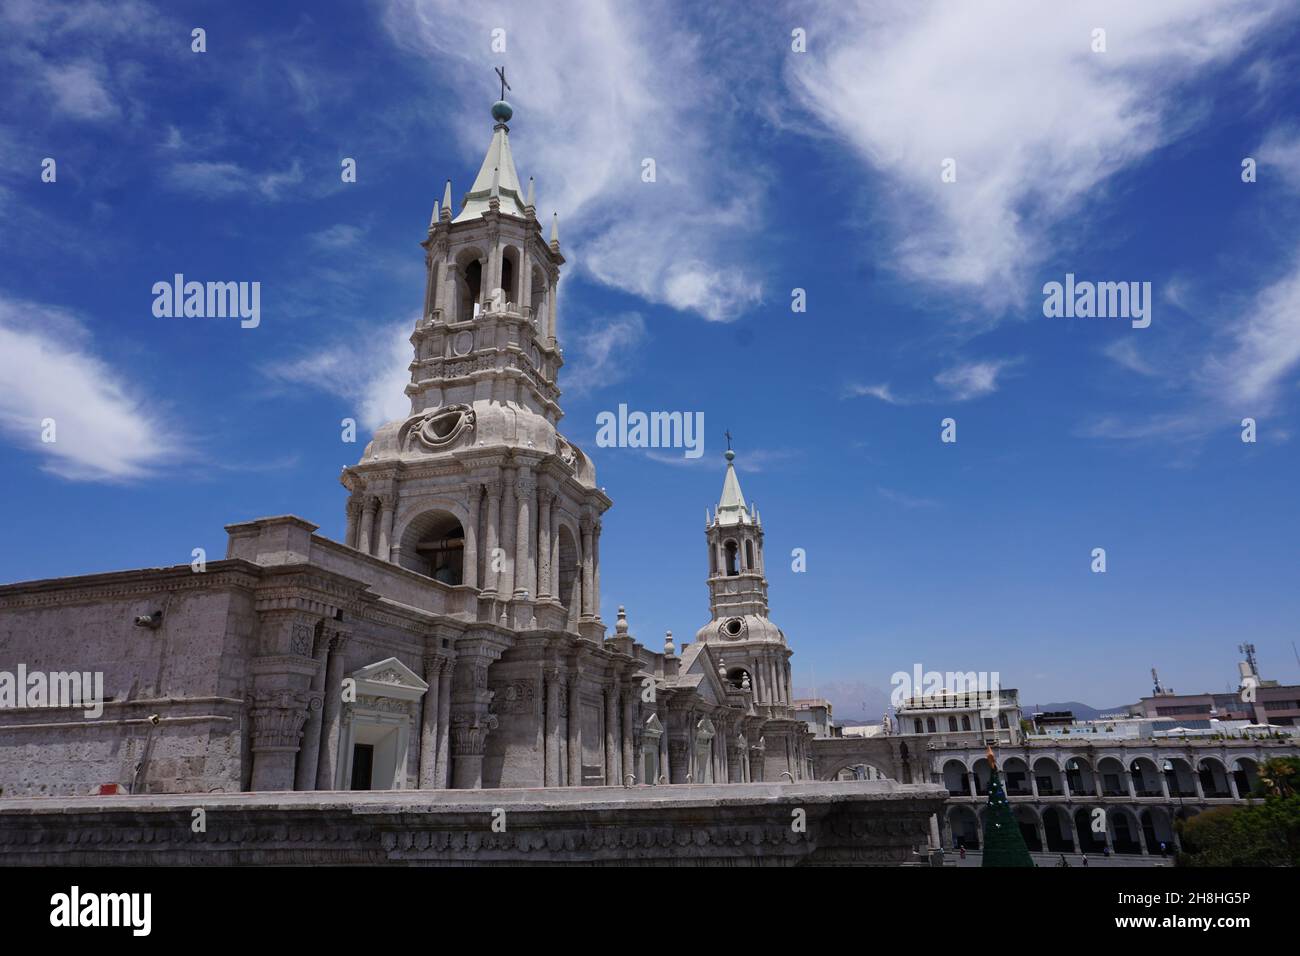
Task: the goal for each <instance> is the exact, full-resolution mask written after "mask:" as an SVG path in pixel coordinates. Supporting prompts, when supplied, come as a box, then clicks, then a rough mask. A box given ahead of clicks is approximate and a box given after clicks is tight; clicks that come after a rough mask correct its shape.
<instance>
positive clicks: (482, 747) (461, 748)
mask: <svg viewBox="0 0 1300 956" xmlns="http://www.w3.org/2000/svg"><path fill="white" fill-rule="evenodd" d="M496 725H497V724H496V718H495V717H493V716H492V715H491V714H457V715H456V717H455V718H454V719H453V720H452V727H451V753H452V762H451V766H452V777H451V785H452V787H454V788H455V789H457V790H481V789H482V788H483V754H484V753H486V752H487V737H488V734H489V733H490V732H491V731H492V730H493V729H494V728H495V727H496Z"/></svg>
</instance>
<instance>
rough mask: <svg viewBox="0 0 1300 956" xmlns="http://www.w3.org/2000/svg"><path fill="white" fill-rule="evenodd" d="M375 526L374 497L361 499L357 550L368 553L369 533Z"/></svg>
mask: <svg viewBox="0 0 1300 956" xmlns="http://www.w3.org/2000/svg"><path fill="white" fill-rule="evenodd" d="M374 527H375V499H374V498H362V499H361V532H360V533H359V534H358V535H357V550H358V551H362V552H365V553H366V554H369V553H370V542H371V533H372V532H373V531H374Z"/></svg>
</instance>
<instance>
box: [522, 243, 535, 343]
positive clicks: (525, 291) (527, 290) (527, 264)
mask: <svg viewBox="0 0 1300 956" xmlns="http://www.w3.org/2000/svg"><path fill="white" fill-rule="evenodd" d="M530 238H531V237H529V236H525V237H524V250H523V254H522V255H521V256H520V257H519V270H520V275H519V311H520V312H522V313H524V315H528V317H529V318H530V319H532V320H533V323H534V325H533V327H534V329H536V323H537V316H535V315H529V313H528V310H529V307H530V306H532V304H533V257H532V254H531V252H530V251H529V246H530V245H531V243H530V242H529V239H530ZM538 337H539V338H540V332H539V333H538Z"/></svg>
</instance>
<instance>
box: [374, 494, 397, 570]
mask: <svg viewBox="0 0 1300 956" xmlns="http://www.w3.org/2000/svg"><path fill="white" fill-rule="evenodd" d="M394 503H395V500H394V497H393V496H392V495H391V494H389V495H380V496H379V508H380V511H379V546H378V547H377V548H375V557H377V558H379V559H381V560H383V561H387V560H389V550H390V549H391V548H392V545H393V505H394Z"/></svg>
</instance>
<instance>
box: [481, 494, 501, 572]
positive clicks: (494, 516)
mask: <svg viewBox="0 0 1300 956" xmlns="http://www.w3.org/2000/svg"><path fill="white" fill-rule="evenodd" d="M486 487H487V502H488V513H487V527H486V528H485V529H484V536H485V537H486V538H487V550H486V551H485V552H484V556H483V557H484V563H483V581H484V583H485V584H486V585H487V586H486V587H485V588H484V589H483V590H485V591H489V592H492V593H497V591H498V590H499V585H500V582H501V572H500V571H497V570H495V568H496V566H497V550H498V549H499V548H500V547H501V537H500V535H501V525H500V514H501V483H500V482H498V481H489V482H488V483H487V485H486Z"/></svg>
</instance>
